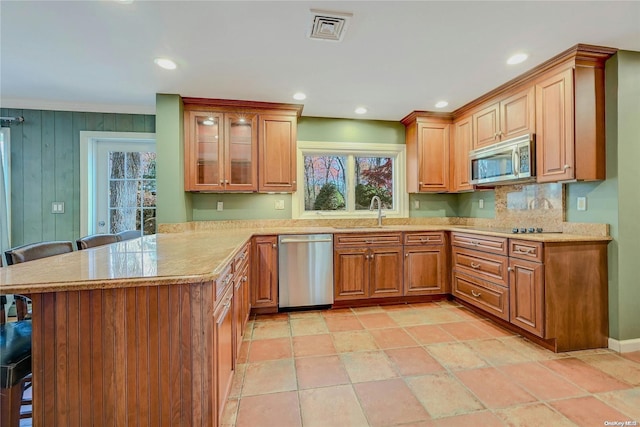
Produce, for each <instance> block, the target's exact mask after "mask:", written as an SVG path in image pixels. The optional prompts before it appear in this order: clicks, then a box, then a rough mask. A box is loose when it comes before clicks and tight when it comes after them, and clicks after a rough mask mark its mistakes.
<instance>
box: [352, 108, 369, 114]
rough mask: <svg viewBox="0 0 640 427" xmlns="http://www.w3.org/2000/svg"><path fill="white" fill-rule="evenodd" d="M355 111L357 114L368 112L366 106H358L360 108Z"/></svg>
mask: <svg viewBox="0 0 640 427" xmlns="http://www.w3.org/2000/svg"><path fill="white" fill-rule="evenodd" d="M355 113H356V114H366V113H367V109H366V108H364V107H358V108H356V110H355Z"/></svg>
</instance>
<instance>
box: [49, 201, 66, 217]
mask: <svg viewBox="0 0 640 427" xmlns="http://www.w3.org/2000/svg"><path fill="white" fill-rule="evenodd" d="M51 213H52V214H63V213H64V202H51Z"/></svg>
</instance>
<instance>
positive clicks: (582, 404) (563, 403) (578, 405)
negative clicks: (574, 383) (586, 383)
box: [549, 396, 632, 426]
mask: <svg viewBox="0 0 640 427" xmlns="http://www.w3.org/2000/svg"><path fill="white" fill-rule="evenodd" d="M549 405H551V406H552V407H553V408H554V409H555V410H557V411H558V412H560V413H562V414H563V415H564V416H566V417H567V418H569V419H570V420H571V421H573V422H574V423H576V424H578V425H579V426H588V425H593V426H596V425H597V426H604V425H607V424H605V421H632V420H629V419H628V418H627V417H626V416H625V415H624V414H622V413H620V412H619V411H617V410H615V409H613V408H612V407H611V406H609V405H607V404H605V403H603V402H601V401H599V400H598V399H596V398H595V397H593V396H586V397H576V398H573V399H566V400H556V401H554V402H550V403H549Z"/></svg>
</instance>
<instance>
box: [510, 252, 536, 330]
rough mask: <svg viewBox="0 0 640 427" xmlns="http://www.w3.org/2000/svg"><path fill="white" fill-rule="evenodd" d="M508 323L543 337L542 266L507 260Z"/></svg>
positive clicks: (515, 259) (512, 259) (517, 260)
mask: <svg viewBox="0 0 640 427" xmlns="http://www.w3.org/2000/svg"><path fill="white" fill-rule="evenodd" d="M509 302H510V321H511V323H513V324H514V325H516V326H519V327H521V328H522V329H524V330H526V331H529V332H531V333H532V334H534V335H537V336H539V337H542V336H544V330H543V328H544V265H543V264H541V263H539V262H532V261H524V260H521V259H517V258H510V259H509Z"/></svg>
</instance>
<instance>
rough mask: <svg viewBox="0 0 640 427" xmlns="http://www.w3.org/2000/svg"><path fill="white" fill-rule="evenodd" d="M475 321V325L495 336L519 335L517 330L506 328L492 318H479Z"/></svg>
mask: <svg viewBox="0 0 640 427" xmlns="http://www.w3.org/2000/svg"><path fill="white" fill-rule="evenodd" d="M475 322H476V323H474V326H475V327H477V328H479V329H481V330H483V331H485V332H486V333H488V334H489V335H491V336H492V337H494V338H501V337H512V336H516V335H518V334H516V333H515V332H511V331H510V330H508V329H505V328H503V327H501V326H498V325H496V324H495V323H493V322H492V321H490V320H477V321H475Z"/></svg>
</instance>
